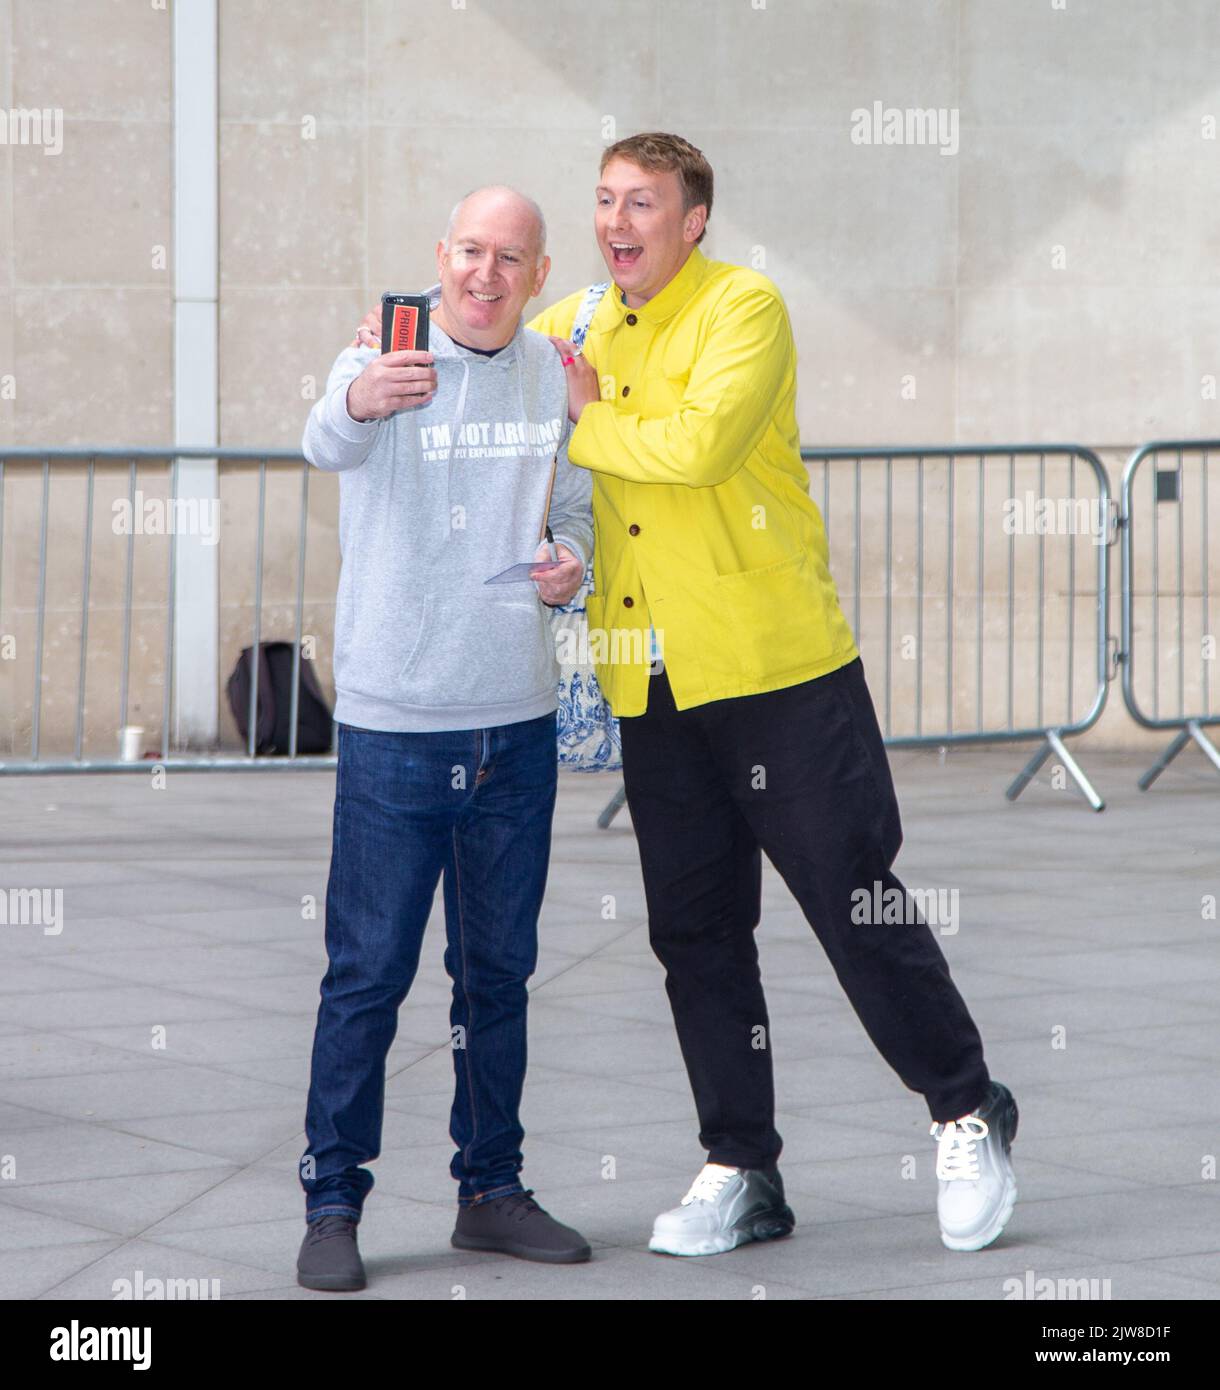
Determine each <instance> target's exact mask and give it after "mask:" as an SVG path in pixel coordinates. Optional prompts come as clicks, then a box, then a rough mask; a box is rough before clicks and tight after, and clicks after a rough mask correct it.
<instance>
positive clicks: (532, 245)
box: [443, 183, 546, 265]
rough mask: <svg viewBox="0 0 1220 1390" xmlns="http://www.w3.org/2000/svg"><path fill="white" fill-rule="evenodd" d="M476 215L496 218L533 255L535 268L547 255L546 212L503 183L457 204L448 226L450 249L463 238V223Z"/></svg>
mask: <svg viewBox="0 0 1220 1390" xmlns="http://www.w3.org/2000/svg"><path fill="white" fill-rule="evenodd" d="M475 216H477V217H479V218H490V219H494V221H495V222H496V223H497V224H499V225H501V226H503V228H504V230H505V232H506V233H507V234H508V236H509V237H511V238H515V239H517V240H519V241H520V243H521V245H522V246H523V247H524V248H525V249H526V250H527V251H528V252H529V253H530V254H531V255H532V257H533V260H534V264H535V265H536V264H537V263H538V262H539V261H540V260H541V259H542V258H543V256H545V255H546V219H545V218H544V217H543V215H542V209H541V208H540V207H539V206H538V204H537V203H536V202H534V200H533V199H532V198H527V197H526V196H525V194H524V193H519V192H518V191H517V190H516V189H515V188H510V187H509V186H508V185H507V184H503V183H493V184H488V185H487V186H486V187H485V188H476V189H475V190H474V191H473V192H471V193H467V194H466V196H465V197H464V198H463V199H462V200H461V201H460V202H458V203H455V204H454V207H453V211H452V212H451V213H450V214H449V221H448V223H447V224H446V226H445V238H444V243H443V244H444V247H445V249H446V250H448V249H449V248H450V246H451V245H452V244H453V240H454V237H455V236H460V235H461V233H462V226H463V223H464V222H465V221H466V220H467V219H468V218H471V217H475Z"/></svg>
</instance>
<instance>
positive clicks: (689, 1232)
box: [648, 1163, 796, 1255]
mask: <svg viewBox="0 0 1220 1390" xmlns="http://www.w3.org/2000/svg"><path fill="white" fill-rule="evenodd" d="M795 1225H796V1217H794V1216H793V1215H792V1209H791V1207H789V1206H788V1205H787V1203H786V1202H785V1201H784V1183H783V1179H782V1178H781V1177H780V1175H779V1172H778V1170H777V1169H772V1170H771V1171H770V1172H768V1173H764V1172H763V1171H762V1170H761V1169H757V1168H727V1167H725V1165H724V1164H722V1163H707V1164H704V1167H703V1171H702V1172H701V1173H700V1174H699V1176H698V1177H697V1178H696V1179H695V1181H694V1182H693V1183H692V1184H691V1189H690V1191H689V1192H688V1193H687V1194H686V1196H685V1197H683V1198H682V1203H681V1205H680V1206H676V1207H674V1208H673V1210H672V1211H663V1212H662V1213H661V1215H660V1216H658V1217H657V1219H656V1221H655V1222H654V1223H653V1228H652V1239H651V1240H650V1241H649V1242H648V1248H649V1250H655V1251H657V1252H658V1253H659V1254H662V1255H720V1254H723V1253H724V1252H725V1251H726V1250H733V1249H735V1248H736V1247H737V1246H738V1245H744V1244H745V1242H746V1241H749V1240H774V1239H776V1238H777V1237H779V1236H786V1235H790V1234H791V1232H792V1228H793V1226H795Z"/></svg>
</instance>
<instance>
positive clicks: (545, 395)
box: [301, 286, 593, 732]
mask: <svg viewBox="0 0 1220 1390" xmlns="http://www.w3.org/2000/svg"><path fill="white" fill-rule="evenodd" d="M428 294H429V296H430V298H431V299H432V301H433V303H434V304H435V303H436V301H437V299H438V297H439V286H434V287H433V289H432V290H430V291H428ZM429 348H430V350H431V352H432V355H433V357H434V358H435V365H436V376H437V389H436V395H435V396H434V397H433V399H432V401H431V402H430V403H429V404H428V405H426V406H424V407H422V408H416V409H410V410H400V411H396V412H395V413H394V414H393V415H391V416H389V417H388V418H386V419H383V420H372V421H369V422H367V423H360V422H358V421H355V420H353V419H352V418H351V416H350V415H349V414H348V413H347V388H348V386H349V385H350V384H351V382H352V380H353V379H354V378H355V377H357V376H358V375H359V374H360V373H361V372H362V371H363V370H364V368H365V367H366V366H367V365H368V364H369V362H371V361H372V360H373V358H374V357H375V356H376V355H377V354H376V352H375V351H374V350H373V349H371V348H346V349H345V350H344V351H343V352H341V353H340V354H339V356H338V358H337V359H336V361H335V365H334V366H333V367H332V368H331V373H330V378H329V380H328V381H327V383H326V394H325V396H324V397H323V398H322V399H321V400H319V401H318V402H317V403H316V404H315V405H314V407H313V409H312V410H311V411H310V414H309V420H308V423H307V424H306V426H305V437H304V440H303V442H302V446H301V447H302V450H303V452H304V454H305V457H306V458H307V459H308V460H309V462H310V463H312V464H313V465H314V466H315V467H317V468H322V469H325V470H327V471H328V472H337V473H339V474H340V475H341V477H340V479H339V547H340V551H341V553H342V557H343V561H342V568H341V571H340V576H339V594H338V602H337V606H336V612H335V691H336V698H335V718H336V720H338V721H339V722H340V723H343V724H353V725H356V726H357V727H359V728H364V729H377V730H383V731H391V732H424V731H428V730H452V729H481V728H489V727H492V726H494V725H497V724H513V723H518V722H520V721H522V720H526V719H535V718H537V717H539V716H540V715H543V714H547V713H549V712H550V711H551V710H553V709H554V708H555V706H556V683H557V680H558V668H557V665H556V661H555V650H554V643H553V641H552V639H551V632H550V624H549V622H548V621H547V614H548V613H549V611H550V610H549V609H547V608H546V607H545V606H544V605H543V603H542V601H541V599H539V597H538V591H537V589H536V588H535V586H534V583H533V581H532V580H528V579H527V580H524V581H522V582H519V583H513V584H490V585H489V584H485V583H484V581H485V580H487V579H490V578H491V576H492V575H494V574H499V573H500V572H501V571H502V570H505V569H507V568H508V567H509V566H510V565H514V564H519V563H521V562H522V561H525V560H532V559H533V557H534V552H535V550H536V549H537V547H538V539H539V533H540V531H541V529H542V525H543V511H544V509H545V507H546V497H547V485H548V483H549V480H550V473H551V459H552V458H553V457H555V455H556V453H558V463H557V467H556V473H555V487H554V491H553V493H552V495H551V502H550V511H549V515H548V520H549V523H550V526H551V529H552V531H553V533H554V536H555V539H556V541H562V542H563V543H564V544H565V545H566V546H568V547H569V548H570V549H571V550H572V551H573V552H575V554H577V555H579V556H580V557H581V559H582V560H583V561H584V562H585V563H586V564H587V563H588V561H589V558H590V555H591V551H592V546H593V529H592V518H591V515H590V505H589V504H590V496H591V493H592V478H591V476H590V474H589V473H588V472H587V471H586V470H584V469H581V468H574V467H573V466H572V465H571V464H570V463H569V462H568V454H567V440H568V436H569V434H570V433H571V424H570V422H569V420H568V406H567V383H566V381H565V379H564V371H563V366H562V364H561V362H560V360H559V354H558V353H557V352H556V351H555V349H554V348H553V347H552V346H551V343H550V342H549V341H548V339H546V338H545V337H543V335H542V334H540V333H534V332H532V331H530V330H528V329H526V328H525V327H524V325H523V324H522V323H519V324H518V325H517V331H516V333H515V334H514V335H513V338H512V340H511V342H509V344H508V345H507V346H506V347H505V348H503V349H502V350H501V351H500V352H499V353H497V354H496V356H495V357H483V356H480V355H479V354H478V353H474V352H468V351H467V350H466V349H465V348H463V347H461V346H459V345H458V344H457V343H455V342H453V341H452V339H450V338H449V337H447V336H446V334H445V333H444V332H443V331H442V330H441V329H440V328H439V327H438V326H437V325H436V323H433V324H432V325H431V331H430V334H429Z"/></svg>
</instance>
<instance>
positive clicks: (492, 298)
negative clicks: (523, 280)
mask: <svg viewBox="0 0 1220 1390" xmlns="http://www.w3.org/2000/svg"><path fill="white" fill-rule="evenodd" d="M470 297H471V298H472V299H474V300H476V301H477V302H478V303H479V304H498V303H499V302H500V300H501V299H503V298H504V296H503V295H502V294H480V292H479V291H478V290H471V291H470Z"/></svg>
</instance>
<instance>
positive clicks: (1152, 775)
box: [1139, 728, 1190, 792]
mask: <svg viewBox="0 0 1220 1390" xmlns="http://www.w3.org/2000/svg"><path fill="white" fill-rule="evenodd" d="M1189 742H1190V730H1189V729H1188V728H1187V729H1183V730H1182V732H1181V733H1180V734H1176V735H1175V736H1174V740H1173V742H1172V743H1171V744H1170V745H1169V747H1168V748H1166V749H1165V751H1164V752H1163V753H1162V754H1161V756H1160V757H1159V758H1158V759H1157V761H1156V762H1155V763H1153V764H1152V766H1151V767H1150V768H1149V769H1148V771H1147V772H1145V773H1144V775H1143V776H1142V777H1141V778H1140V781H1139V787H1140V791H1142V792H1146V791H1147V790H1148V788H1149V787H1150V786H1152V784H1153V782H1155V781H1156V779H1157V778H1158V777H1159V776H1160V775H1161V773H1162V772H1164V771H1165V769H1166V768H1167V767H1168V766H1169V764H1170V763H1171V762H1173V760H1174V759H1175V758H1176V757H1177V756H1178V754H1179V753H1180V752H1181V751H1182V749H1183V748H1185V747H1186V745H1187V744H1188V743H1189Z"/></svg>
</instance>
